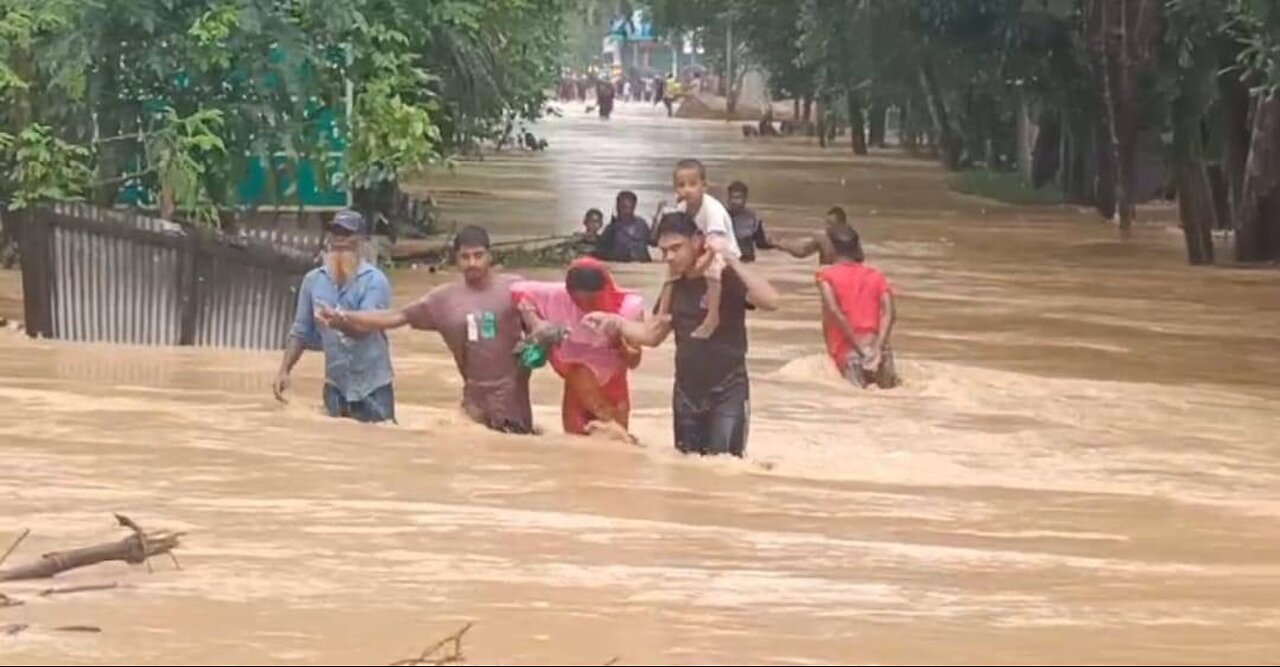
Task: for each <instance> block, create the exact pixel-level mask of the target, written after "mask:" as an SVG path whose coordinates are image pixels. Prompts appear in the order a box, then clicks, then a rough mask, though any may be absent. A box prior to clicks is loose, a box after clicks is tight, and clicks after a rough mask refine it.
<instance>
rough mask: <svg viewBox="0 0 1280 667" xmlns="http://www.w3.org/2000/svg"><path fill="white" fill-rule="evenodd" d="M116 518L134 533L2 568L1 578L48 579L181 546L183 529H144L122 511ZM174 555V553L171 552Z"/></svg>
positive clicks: (135, 560)
mask: <svg viewBox="0 0 1280 667" xmlns="http://www.w3.org/2000/svg"><path fill="white" fill-rule="evenodd" d="M116 520H117V521H118V522H119V523H120V525H121V526H124V527H126V528H129V529H130V530H132V531H133V534H132V535H130V536H129V537H126V538H124V539H122V540H119V541H117V542H107V543H105V544H95V545H93V546H91V547H83V548H80V549H73V550H71V551H53V552H50V553H47V554H44V555H43V556H41V557H40V560H37V561H35V562H33V563H28V564H26V565H19V566H16V567H11V568H7V569H4V570H0V581H25V580H29V579H47V578H49V577H52V576H54V575H57V574H60V573H62V572H66V571H67V570H74V569H77V568H81V567H87V566H89V565H97V564H98V563H105V562H107V561H117V560H118V561H124V562H126V563H129V564H130V565H138V564H141V563H145V562H147V559H149V558H151V557H152V556H156V555H159V554H168V553H169V552H170V551H172V550H173V549H174V548H176V547H177V546H178V543H179V541H180V538H181V537H182V533H175V532H172V531H167V530H161V531H155V532H151V533H147V532H144V531H143V530H142V529H141V528H140V527H139V526H138V524H136V523H134V521H133V520H132V519H130V518H129V517H127V516H123V515H120V514H117V515H116ZM170 555H172V554H170Z"/></svg>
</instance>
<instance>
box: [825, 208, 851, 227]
mask: <svg viewBox="0 0 1280 667" xmlns="http://www.w3.org/2000/svg"><path fill="white" fill-rule="evenodd" d="M827 215H831V216H835V219H836V220H839V221H840V224H842V225H847V224H849V215H848V214H847V213H845V212H844V208H843V207H841V206H832V207H831V210H829V211H827Z"/></svg>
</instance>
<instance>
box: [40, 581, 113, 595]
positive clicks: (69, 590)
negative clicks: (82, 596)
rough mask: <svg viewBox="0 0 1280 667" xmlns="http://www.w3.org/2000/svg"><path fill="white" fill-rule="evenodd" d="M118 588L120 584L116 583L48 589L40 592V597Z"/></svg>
mask: <svg viewBox="0 0 1280 667" xmlns="http://www.w3.org/2000/svg"><path fill="white" fill-rule="evenodd" d="M116 588H120V584H119V583H117V582H114V581H113V582H111V583H109V584H86V585H84V586H68V587H67V588H46V589H44V590H43V591H40V597H42V598H48V597H53V596H55V595H70V594H72V593H89V592H92V591H109V590H112V589H116Z"/></svg>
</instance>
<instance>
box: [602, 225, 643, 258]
mask: <svg viewBox="0 0 1280 667" xmlns="http://www.w3.org/2000/svg"><path fill="white" fill-rule="evenodd" d="M649 235H650V234H649V223H647V222H645V221H644V218H641V217H640V216H635V217H633V218H632V219H631V220H630V221H629V222H622V221H620V220H618V219H617V218H616V217H615V218H614V219H613V220H610V221H609V224H608V225H607V226H605V228H604V232H602V233H601V234H600V239H601V240H600V249H601V254H602V255H605V256H604V257H601V259H608V260H611V261H614V262H648V261H650V258H649Z"/></svg>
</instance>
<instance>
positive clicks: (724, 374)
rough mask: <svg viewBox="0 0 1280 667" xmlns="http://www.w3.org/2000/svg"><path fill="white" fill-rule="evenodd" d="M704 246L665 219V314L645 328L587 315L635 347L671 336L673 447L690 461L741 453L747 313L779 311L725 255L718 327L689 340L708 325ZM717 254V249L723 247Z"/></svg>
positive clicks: (759, 284) (694, 228) (681, 223)
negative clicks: (673, 341) (667, 309)
mask: <svg viewBox="0 0 1280 667" xmlns="http://www.w3.org/2000/svg"><path fill="white" fill-rule="evenodd" d="M707 243H708V238H707V237H706V235H704V234H703V232H702V230H701V229H699V228H698V225H697V224H695V223H694V221H693V219H692V218H691V217H689V216H688V215H686V214H685V213H681V212H675V213H668V214H666V215H664V216H663V217H662V221H661V222H660V223H658V247H659V248H660V249H661V250H662V258H663V260H664V261H665V262H666V263H667V288H665V289H664V293H666V294H668V296H669V297H670V312H669V314H666V315H663V314H659V313H655V316H654V317H651V318H649V319H647V320H645V321H644V322H636V321H634V320H629V319H627V318H625V317H623V316H622V315H619V314H608V313H592V314H590V315H588V316H587V317H586V318H585V321H586V322H587V323H588V324H590V325H591V326H593V327H595V328H597V329H598V330H600V331H601V332H603V333H606V334H609V335H620V336H621V337H622V338H623V339H624V340H626V341H627V342H628V343H630V344H632V345H636V346H646V347H656V346H658V345H660V344H662V342H663V341H664V340H666V339H667V338H668V337H669V336H670V335H671V333H672V332H675V338H676V368H675V370H676V376H675V385H674V387H673V388H672V397H671V403H672V406H671V410H672V428H673V431H674V435H675V446H676V449H678V450H679V451H681V452H684V453H689V454H702V455H715V454H732V455H734V456H742V455H743V453H744V451H745V450H746V445H747V433H748V430H749V428H748V427H749V422H750V419H751V407H750V400H751V383H750V379H749V377H748V375H747V328H746V312H747V309H748V308H749V306H751V305H754V306H755V307H757V308H760V309H762V310H774V309H776V308H777V307H778V301H779V296H778V292H777V290H775V289H774V288H773V286H772V285H770V284H769V283H768V281H766V280H764V279H763V278H761V277H759V276H757V275H756V274H755V273H753V272H752V271H751V270H750V269H749V268H747V267H746V266H744V265H743V264H742V263H741V261H739V259H738V258H737V257H736V256H734V255H725V256H724V262H725V264H726V267H725V270H724V273H723V274H722V279H723V281H724V285H723V287H724V293H723V294H722V298H721V301H720V326H719V327H717V328H716V330H715V332H714V333H713V334H712V336H711V337H710V338H698V337H695V336H694V335H693V332H694V331H695V330H696V329H697V328H698V327H700V326H701V324H702V322H703V321H704V320H705V319H706V311H707V307H708V299H707V288H708V285H707V282H708V281H707V276H706V272H705V270H704V269H702V268H701V267H700V266H699V258H700V257H701V256H702V255H703V253H704V251H705V250H706V246H707ZM717 246H718V247H719V248H720V249H723V247H724V244H723V243H718V244H717Z"/></svg>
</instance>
